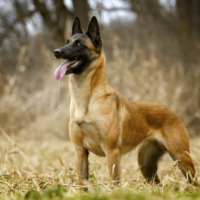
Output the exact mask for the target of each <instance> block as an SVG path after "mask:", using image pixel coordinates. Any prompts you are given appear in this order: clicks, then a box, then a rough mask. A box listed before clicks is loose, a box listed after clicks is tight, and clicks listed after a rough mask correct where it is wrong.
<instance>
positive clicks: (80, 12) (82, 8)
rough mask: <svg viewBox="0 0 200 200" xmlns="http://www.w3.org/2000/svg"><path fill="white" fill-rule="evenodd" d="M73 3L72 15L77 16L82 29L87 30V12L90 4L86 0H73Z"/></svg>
mask: <svg viewBox="0 0 200 200" xmlns="http://www.w3.org/2000/svg"><path fill="white" fill-rule="evenodd" d="M73 5H74V17H75V16H78V17H79V18H80V20H81V26H82V28H83V29H84V31H86V30H87V27H88V24H89V19H88V13H89V11H90V6H89V4H88V1H87V0H81V1H80V0H73Z"/></svg>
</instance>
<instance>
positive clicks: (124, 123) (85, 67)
mask: <svg viewBox="0 0 200 200" xmlns="http://www.w3.org/2000/svg"><path fill="white" fill-rule="evenodd" d="M54 55H55V57H56V58H62V59H66V61H65V62H64V63H62V64H61V65H60V66H59V67H58V68H57V69H56V71H55V74H54V75H55V78H56V79H58V80H61V79H62V78H63V77H64V75H65V74H68V75H69V88H70V93H71V105H70V122H69V133H70V137H71V140H72V142H73V144H74V148H75V155H76V167H77V171H78V177H79V182H80V184H83V185H84V186H86V187H87V182H88V173H89V168H88V155H89V151H91V152H93V153H94V154H96V155H98V156H105V157H106V158H107V162H108V169H109V175H110V180H111V181H112V182H114V183H115V184H118V183H119V182H120V157H121V155H123V154H125V153H127V152H129V151H131V150H132V149H134V148H135V147H137V146H139V147H138V149H139V150H138V163H139V166H140V170H141V172H142V174H143V176H144V178H145V179H146V180H147V181H148V182H150V183H159V182H160V181H159V179H158V176H157V163H158V160H159V159H160V158H161V156H162V155H163V154H164V153H165V152H168V153H169V154H170V156H171V157H172V158H173V159H174V160H178V165H179V168H180V170H181V171H182V173H183V174H184V176H186V177H188V180H189V181H190V182H192V183H193V184H195V185H198V183H197V181H196V178H195V169H194V164H193V162H192V159H191V157H190V155H189V154H188V153H189V152H190V150H189V137H188V133H187V130H186V128H185V126H184V124H183V123H182V122H181V120H180V119H179V118H178V117H177V116H176V114H175V113H174V112H173V111H171V110H170V109H169V108H167V107H166V106H164V105H160V104H156V103H142V102H129V101H127V100H126V99H125V98H124V97H123V96H122V95H120V94H117V93H116V92H115V91H114V90H113V89H112V88H111V87H110V86H109V85H108V83H107V80H106V76H105V56H104V52H103V50H102V40H101V37H100V32H99V25H98V22H97V19H96V17H93V18H92V20H91V21H90V24H89V27H88V31H87V32H86V33H83V32H82V29H81V24H80V20H79V18H78V17H76V18H75V21H74V24H73V27H72V36H71V37H70V38H69V39H68V40H67V42H66V45H65V46H63V47H61V48H59V49H56V50H54ZM185 152H188V153H185Z"/></svg>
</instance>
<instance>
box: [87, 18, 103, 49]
mask: <svg viewBox="0 0 200 200" xmlns="http://www.w3.org/2000/svg"><path fill="white" fill-rule="evenodd" d="M86 34H87V35H88V37H89V38H90V39H91V41H92V43H93V44H94V46H95V47H101V36H100V32H99V24H98V21H97V18H96V17H95V16H94V17H92V19H91V21H90V24H89V27H88V31H87V33H86Z"/></svg>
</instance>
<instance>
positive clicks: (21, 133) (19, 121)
mask: <svg viewBox="0 0 200 200" xmlns="http://www.w3.org/2000/svg"><path fill="white" fill-rule="evenodd" d="M113 45H114V44H113ZM23 48H26V51H28V48H29V47H23ZM43 48H44V50H43V51H42V52H43V59H44V61H45V63H43V68H42V70H41V73H40V74H36V75H35V74H34V75H31V76H28V75H26V70H23V69H26V68H25V67H26V66H25V64H24V59H25V58H24V53H23V52H24V50H23V49H21V50H20V56H19V61H18V63H17V66H18V68H17V69H18V71H16V72H15V73H13V75H12V76H9V77H7V79H8V84H7V85H5V87H4V88H5V92H4V95H3V96H2V97H1V99H0V152H1V157H0V160H1V168H0V196H1V198H2V199H21V198H25V199H99V200H100V199H200V192H199V190H198V189H197V188H195V187H193V186H192V185H190V184H188V183H187V180H186V179H185V178H184V177H183V175H182V174H181V173H180V171H179V170H178V168H177V166H176V162H173V161H172V160H171V158H170V157H169V156H168V155H165V156H164V157H163V159H162V161H161V162H160V166H159V171H158V174H159V176H160V179H161V180H162V183H161V184H160V185H149V184H148V183H146V181H145V180H144V178H143V177H142V175H141V173H140V171H139V168H138V165H137V150H134V151H132V152H130V153H128V154H126V155H125V156H123V157H122V161H121V166H122V181H121V185H120V186H119V187H114V186H111V185H109V179H108V170H107V164H106V159H105V158H100V157H97V156H95V155H93V154H92V153H91V154H90V157H89V163H90V175H89V176H90V182H89V192H87V193H85V192H83V191H80V189H81V188H80V186H79V185H78V182H77V173H76V169H75V163H74V151H73V146H72V143H71V142H70V140H69V136H68V120H69V104H70V94H69V91H68V77H67V76H66V77H65V78H64V79H63V80H62V81H61V82H60V83H59V82H58V81H56V80H55V79H54V76H53V72H54V70H55V69H56V67H57V66H58V65H59V64H60V62H61V61H56V60H54V59H53V58H52V57H53V55H52V53H51V52H49V51H48V50H47V49H45V47H43ZM114 49H115V50H114V52H113V57H114V60H113V61H112V62H108V63H107V69H106V72H107V78H108V82H109V83H110V85H111V86H112V87H113V88H114V89H115V90H117V91H118V92H120V93H121V94H123V95H124V96H125V97H126V98H127V99H128V100H133V101H149V102H157V103H161V104H164V105H167V106H168V107H170V109H172V110H174V111H175V112H176V113H177V115H178V116H179V117H180V118H181V119H182V121H183V122H184V123H185V125H186V126H187V128H188V132H189V134H190V136H191V140H190V141H191V156H192V157H193V161H194V163H195V166H196V171H197V176H199V173H200V134H199V130H198V123H197V122H199V121H198V120H199V118H200V107H199V99H200V70H199V68H197V67H195V66H194V67H193V68H192V69H191V70H190V72H187V73H186V72H185V71H184V69H183V67H182V66H181V65H180V63H174V66H170V67H169V68H168V69H166V68H165V69H164V68H162V65H161V60H162V57H160V55H159V52H157V51H156V49H155V48H153V47H152V50H151V52H152V53H151V55H149V56H147V55H145V53H144V52H143V51H142V50H141V49H138V48H135V47H134V48H133V51H132V52H131V55H132V56H131V57H128V56H126V55H129V54H126V52H122V51H120V49H119V48H118V47H117V46H116V48H114ZM38 77H39V78H38ZM58 91H59V92H58ZM58 106H60V109H59V108H58ZM196 121H197V122H196ZM196 135H199V136H196Z"/></svg>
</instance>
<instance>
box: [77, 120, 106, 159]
mask: <svg viewBox="0 0 200 200" xmlns="http://www.w3.org/2000/svg"><path fill="white" fill-rule="evenodd" d="M79 127H80V129H81V132H82V133H81V134H82V138H83V146H84V147H85V148H86V149H88V150H89V151H91V152H93V153H94V154H96V155H98V156H105V153H104V137H103V135H102V133H101V130H100V129H99V126H98V123H95V122H85V121H83V122H82V123H80V124H79Z"/></svg>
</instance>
